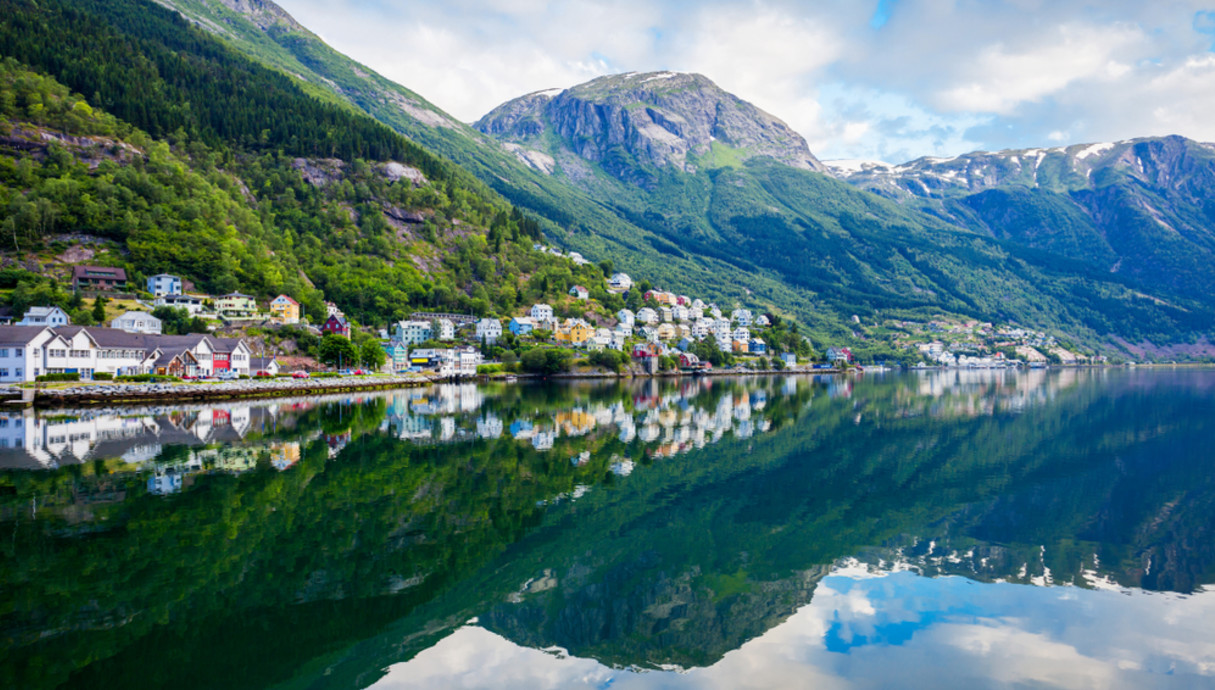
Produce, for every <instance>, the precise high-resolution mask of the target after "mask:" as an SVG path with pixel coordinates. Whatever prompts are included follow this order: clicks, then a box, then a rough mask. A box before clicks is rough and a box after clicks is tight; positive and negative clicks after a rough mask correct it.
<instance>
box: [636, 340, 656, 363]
mask: <svg viewBox="0 0 1215 690" xmlns="http://www.w3.org/2000/svg"><path fill="white" fill-rule="evenodd" d="M660 354H662V346H661V345H659V344H658V343H637V344H636V345H634V346H633V358H634V359H646V358H649V357H657V356H658V355H660Z"/></svg>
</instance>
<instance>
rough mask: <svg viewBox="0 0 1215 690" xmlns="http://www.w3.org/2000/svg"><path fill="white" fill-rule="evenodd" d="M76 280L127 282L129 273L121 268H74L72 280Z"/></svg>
mask: <svg viewBox="0 0 1215 690" xmlns="http://www.w3.org/2000/svg"><path fill="white" fill-rule="evenodd" d="M76 278H105V279H107V280H126V279H127V272H126V271H125V270H123V269H121V268H111V267H109V266H73V267H72V279H73V280H75V279H76Z"/></svg>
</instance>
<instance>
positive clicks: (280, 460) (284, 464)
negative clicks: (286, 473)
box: [270, 442, 300, 472]
mask: <svg viewBox="0 0 1215 690" xmlns="http://www.w3.org/2000/svg"><path fill="white" fill-rule="evenodd" d="M299 461H300V444H299V443H296V442H290V443H271V444H270V465H271V466H273V467H274V469H276V470H279V471H280V472H281V471H283V470H285V469H287V468H288V467H291V466H292V465H294V464H295V463H297V462H299Z"/></svg>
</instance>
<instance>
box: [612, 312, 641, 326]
mask: <svg viewBox="0 0 1215 690" xmlns="http://www.w3.org/2000/svg"><path fill="white" fill-rule="evenodd" d="M616 320H617V321H619V322H620V323H622V324H624V325H626V326H629V327H630V328H631V327H632V326H633V323H634V322H636V321H637V315H636V314H634V313H633V310H632V309H621V310H620V311H618V312H616Z"/></svg>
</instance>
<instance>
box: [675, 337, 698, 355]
mask: <svg viewBox="0 0 1215 690" xmlns="http://www.w3.org/2000/svg"><path fill="white" fill-rule="evenodd" d="M693 342H694V341H693V340H692V339H691V338H684V339H683V340H680V341H679V344H678V345H676V346H675V347H676V348H677V349H679V350H682V351H683V352H687V351H688V350H691V349H692V343H693Z"/></svg>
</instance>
